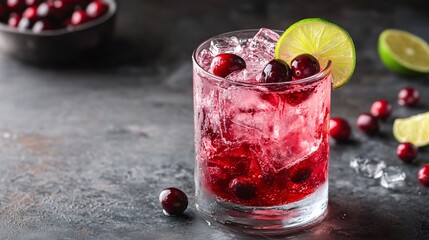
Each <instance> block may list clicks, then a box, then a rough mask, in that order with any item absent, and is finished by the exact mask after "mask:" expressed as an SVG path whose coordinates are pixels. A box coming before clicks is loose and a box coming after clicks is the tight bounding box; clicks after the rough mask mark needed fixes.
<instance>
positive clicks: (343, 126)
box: [329, 117, 352, 141]
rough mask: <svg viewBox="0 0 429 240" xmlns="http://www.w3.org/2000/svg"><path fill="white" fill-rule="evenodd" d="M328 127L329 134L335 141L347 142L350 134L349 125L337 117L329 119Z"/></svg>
mask: <svg viewBox="0 0 429 240" xmlns="http://www.w3.org/2000/svg"><path fill="white" fill-rule="evenodd" d="M329 127H330V129H329V134H330V135H331V137H332V138H333V139H335V140H337V141H344V140H347V139H348V138H349V137H350V134H351V132H352V128H351V127H350V124H349V123H348V122H347V121H346V120H345V119H343V118H339V117H333V118H331V120H330V121H329Z"/></svg>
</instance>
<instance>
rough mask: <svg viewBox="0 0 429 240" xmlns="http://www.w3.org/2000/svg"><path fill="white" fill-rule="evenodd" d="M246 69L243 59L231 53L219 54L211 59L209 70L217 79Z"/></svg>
mask: <svg viewBox="0 0 429 240" xmlns="http://www.w3.org/2000/svg"><path fill="white" fill-rule="evenodd" d="M244 68H246V62H245V61H244V59H243V58H241V57H239V56H237V55H235V54H232V53H221V54H218V55H217V56H216V57H214V58H213V60H212V63H211V66H210V69H211V71H212V73H213V74H214V75H216V76H219V77H226V76H228V75H229V74H231V73H232V72H235V71H238V70H242V69H244Z"/></svg>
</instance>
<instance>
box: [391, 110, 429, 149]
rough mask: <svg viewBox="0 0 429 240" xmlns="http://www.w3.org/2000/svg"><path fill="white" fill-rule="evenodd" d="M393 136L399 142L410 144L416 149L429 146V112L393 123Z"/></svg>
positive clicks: (399, 119)
mask: <svg viewBox="0 0 429 240" xmlns="http://www.w3.org/2000/svg"><path fill="white" fill-rule="evenodd" d="M393 136H394V137H395V139H396V140H397V141H398V142H410V143H412V144H413V145H414V146H416V147H423V146H426V145H429V112H427V113H422V114H417V115H414V116H411V117H409V118H397V119H396V120H395V122H393Z"/></svg>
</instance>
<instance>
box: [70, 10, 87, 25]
mask: <svg viewBox="0 0 429 240" xmlns="http://www.w3.org/2000/svg"><path fill="white" fill-rule="evenodd" d="M90 20H91V18H89V17H88V15H87V14H86V12H85V11H84V10H77V11H75V12H74V13H73V15H72V17H71V19H70V24H71V25H72V26H79V25H82V24H84V23H86V22H88V21H90Z"/></svg>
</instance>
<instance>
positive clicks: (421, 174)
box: [417, 164, 429, 187]
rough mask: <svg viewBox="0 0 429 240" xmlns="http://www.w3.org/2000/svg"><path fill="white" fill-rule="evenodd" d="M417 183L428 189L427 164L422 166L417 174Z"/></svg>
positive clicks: (428, 172)
mask: <svg viewBox="0 0 429 240" xmlns="http://www.w3.org/2000/svg"><path fill="white" fill-rule="evenodd" d="M417 178H418V179H419V182H420V183H421V184H423V185H424V186H426V187H429V164H426V165H424V166H423V167H422V168H421V169H420V170H419V173H418V174H417Z"/></svg>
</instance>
